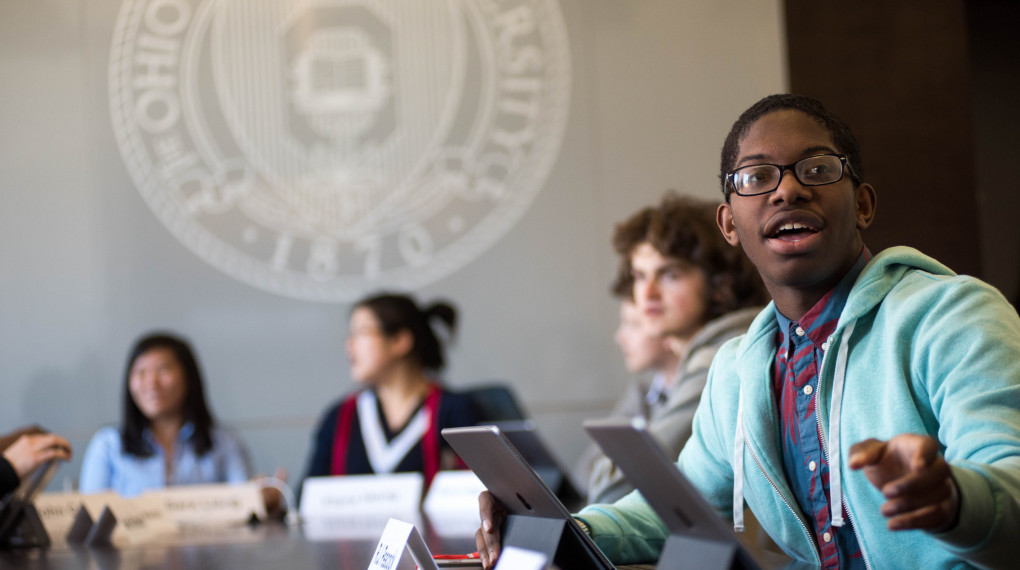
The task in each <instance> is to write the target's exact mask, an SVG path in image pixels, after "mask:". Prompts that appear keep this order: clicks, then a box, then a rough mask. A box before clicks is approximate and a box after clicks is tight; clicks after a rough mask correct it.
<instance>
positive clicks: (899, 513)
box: [849, 434, 960, 531]
mask: <svg viewBox="0 0 1020 570" xmlns="http://www.w3.org/2000/svg"><path fill="white" fill-rule="evenodd" d="M849 465H850V468H851V469H854V470H860V469H863V470H864V476H865V477H867V478H868V481H870V482H871V484H872V485H874V486H875V488H877V489H878V490H879V491H881V493H882V495H883V496H884V497H885V498H886V502H885V503H884V504H883V505H882V508H881V512H882V516H884V517H886V519H888V520H887V523H886V524H887V525H888V527H889V529H890V530H910V529H925V530H934V531H940V530H948V529H949V528H951V527H952V526H953V525H954V524H955V523H956V519H957V515H958V514H959V510H960V495H959V491H958V489H957V487H956V481H955V480H954V479H953V474H952V471H950V469H949V464H948V463H947V462H946V460H945V459H944V458H943V457H942V455H941V454H939V450H938V442H936V441H935V440H934V439H933V438H931V437H928V436H922V435H916V434H902V435H898V436H896V437H893V438H892V439H890V440H889V441H880V440H877V439H868V440H865V441H862V442H859V443H855V444H854V445H853V446H852V447H851V448H850V464H849Z"/></svg>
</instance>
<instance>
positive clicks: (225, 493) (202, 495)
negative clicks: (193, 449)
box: [143, 482, 266, 525]
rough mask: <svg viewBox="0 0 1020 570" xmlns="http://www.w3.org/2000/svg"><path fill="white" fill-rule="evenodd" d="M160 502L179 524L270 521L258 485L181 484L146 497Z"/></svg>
mask: <svg viewBox="0 0 1020 570" xmlns="http://www.w3.org/2000/svg"><path fill="white" fill-rule="evenodd" d="M143 496H144V497H149V498H152V499H153V500H156V501H159V502H160V504H161V505H162V508H163V510H164V511H165V512H166V516H167V517H169V518H170V519H171V520H173V521H175V522H176V523H177V524H179V525H229V524H243V523H246V522H248V521H249V520H250V519H251V516H252V515H253V514H254V515H255V516H256V517H258V518H259V519H264V518H266V507H265V503H263V501H262V491H261V488H260V486H259V484H258V483H255V482H250V483H242V484H233V485H231V484H222V485H181V486H178V487H168V488H166V489H160V490H158V491H151V492H149V493H146V494H145V495H143Z"/></svg>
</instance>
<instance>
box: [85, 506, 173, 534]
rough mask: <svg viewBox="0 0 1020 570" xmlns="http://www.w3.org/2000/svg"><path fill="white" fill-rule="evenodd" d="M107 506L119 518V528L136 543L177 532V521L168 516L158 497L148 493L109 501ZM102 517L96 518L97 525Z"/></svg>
mask: <svg viewBox="0 0 1020 570" xmlns="http://www.w3.org/2000/svg"><path fill="white" fill-rule="evenodd" d="M107 508H109V510H110V512H112V513H113V516H114V518H115V519H116V520H117V529H118V530H120V529H123V531H124V535H125V536H126V537H127V539H128V540H129V541H130V542H132V543H134V544H144V543H146V542H152V541H154V540H157V539H160V538H163V537H167V536H171V535H173V534H176V532H177V523H176V522H174V520H173V519H171V518H170V517H169V516H167V512H166V510H165V509H164V508H163V503H162V501H160V500H159V499H158V498H155V497H150V496H147V495H142V496H139V497H134V498H131V499H125V498H120V499H119V500H116V501H111V502H110V503H108V504H107ZM101 518H102V517H101V516H100V519H101ZM100 519H97V520H96V524H97V525H98V524H99V520H100ZM115 532H116V531H115Z"/></svg>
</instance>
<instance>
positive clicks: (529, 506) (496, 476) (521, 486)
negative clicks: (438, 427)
mask: <svg viewBox="0 0 1020 570" xmlns="http://www.w3.org/2000/svg"><path fill="white" fill-rule="evenodd" d="M442 434H443V437H444V438H446V441H448V442H449V443H450V446H451V447H452V448H453V450H454V451H455V452H457V455H459V456H460V458H461V459H463V460H464V463H467V465H468V467H470V468H471V470H472V471H474V473H475V475H477V476H478V478H479V479H481V481H482V483H484V484H485V487H486V488H487V489H488V490H489V492H490V493H492V495H493V496H494V497H496V499H497V500H499V501H500V502H501V503H503V505H504V506H505V507H506V509H507V511H508V512H509V513H511V514H512V515H518V516H520V517H532V519H533V521H534V522H532V523H530V524H528V525H521V526H522V527H523V526H528V527H531V528H532V529H540V528H543V526H542V525H543V524H545V523H543V522H540V521H541V520H542V519H546V520H551V521H565V522H566V524H565V525H564V528H565V529H566V532H568V533H569V534H570V536H572V537H574V538H573V540H566V541H565V542H563V543H561V545H560V547H559V549H558V550H557V551H556V557H557V558H559V557H560V556H561V555H562V556H564V557H565V558H566V559H567V560H569V561H570V564H569V565H568V566H566V567H579V568H596V569H603V570H611V569H613V568H614V566H613V564H612V563H611V562H609V559H607V558H606V556H605V555H604V554H602V551H601V550H599V549H598V547H597V546H595V543H594V542H592V540H591V538H590V537H589V536H588V535H587V534H585V533H584V531H582V530H581V528H580V527H579V526H578V525H577V523H576V522H575V521H574V518H573V517H572V516H571V515H570V511H568V510H567V508H566V507H564V506H563V503H561V502H560V501H559V499H557V498H556V495H555V493H553V492H552V491H551V490H550V489H549V487H548V486H546V484H545V483H544V482H543V481H542V478H541V477H539V475H538V473H536V472H535V470H534V469H532V468H531V465H529V464H528V462H527V461H526V460H525V459H524V458H523V457H522V456H521V454H520V453H519V452H518V451H517V449H516V448H515V447H514V446H513V444H512V443H510V440H509V439H507V437H506V435H505V434H503V432H502V431H501V430H500V429H499V428H498V427H496V426H474V427H462V428H446V429H444V430H443V431H442ZM508 527H509V525H508ZM504 530H505V532H510V529H509V528H506V529H504ZM522 530H523V529H522ZM504 542H507V541H506V538H505V537H504ZM520 546H523V547H525V548H528V546H527V545H520ZM533 549H536V550H540V549H538V548H533ZM550 557H552V555H551V554H550ZM559 565H560V566H561V567H564V566H563V564H559Z"/></svg>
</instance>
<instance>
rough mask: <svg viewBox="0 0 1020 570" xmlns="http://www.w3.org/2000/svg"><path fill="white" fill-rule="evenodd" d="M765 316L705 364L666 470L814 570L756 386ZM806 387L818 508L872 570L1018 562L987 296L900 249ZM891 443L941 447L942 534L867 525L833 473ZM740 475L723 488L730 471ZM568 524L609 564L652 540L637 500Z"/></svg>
mask: <svg viewBox="0 0 1020 570" xmlns="http://www.w3.org/2000/svg"><path fill="white" fill-rule="evenodd" d="M774 311H775V309H774V307H773V306H772V305H769V306H768V307H766V308H765V309H764V310H763V311H762V312H761V313H760V314H759V315H758V317H757V318H756V319H755V321H754V323H753V324H752V325H751V328H750V329H749V330H748V333H747V334H746V335H744V336H742V337H738V338H736V339H733V340H732V341H730V342H729V343H727V344H726V345H725V346H723V347H722V349H720V351H719V353H718V354H717V355H716V357H715V360H714V361H713V363H712V369H711V371H710V373H709V379H708V384H707V386H706V388H705V392H704V393H703V395H702V400H701V403H700V405H699V407H698V411H697V414H696V415H695V418H694V434H693V435H692V437H691V439H690V440H689V441H688V443H687V445H686V446H685V447H684V449H683V451H682V452H681V453H680V459H679V462H678V465H679V467H680V469H681V470H682V471H683V472H684V474H685V475H687V477H688V478H689V479H690V480H691V482H692V483H693V484H694V485H695V486H696V487H697V488H698V489H699V490H700V491H701V492H702V494H703V495H704V496H705V498H706V499H707V500H708V501H709V502H710V503H711V504H712V505H713V506H714V507H715V508H716V510H717V511H718V512H719V514H720V515H721V516H724V517H726V518H728V519H732V518H733V514H734V513H735V512H737V513H739V512H742V510H743V509H742V504H739V505H738V507H737V508H734V504H735V503H742V501H743V500H746V502H747V505H748V506H749V507H750V508H751V510H752V511H753V512H754V514H755V516H756V517H757V518H758V520H759V522H760V523H761V526H762V528H764V529H765V530H766V531H767V532H768V533H769V534H770V535H771V536H772V538H773V539H774V540H775V541H776V543H777V544H778V545H779V546H780V547H782V548H783V550H784V551H785V552H786V553H787V554H789V555H790V556H793V557H794V558H796V559H798V560H801V561H805V562H809V563H812V564H817V563H818V560H819V555H818V552H817V549H816V547H815V544H814V541H813V540H812V539H811V534H810V532H809V531H808V528H809V527H808V524H807V522H806V520H805V519H804V516H803V515H802V514H801V513H800V511H799V509H798V507H797V502H796V500H795V499H794V497H793V494H792V492H791V490H790V487H789V485H788V484H787V482H786V478H785V475H784V472H783V462H782V452H781V450H780V447H779V446H780V437H779V435H780V434H779V427H778V426H779V424H778V417H779V412H778V410H777V408H776V404H775V399H774V397H773V393H772V383H771V376H772V373H771V371H772V368H773V364H774V361H775V352H776V346H775V344H776V341H775V339H776V332H777V326H778V325H777V324H776V319H775V313H774ZM832 352H835V354H831V355H830V354H829V353H832ZM818 387H819V389H818V390H817V391H816V392H815V394H816V398H817V404H818V408H817V409H818V419H819V427H820V430H821V432H822V434H823V440H824V441H825V445H826V455H827V457H828V458H829V465H830V481H831V482H833V484H832V485H831V486H832V487H833V489H832V491H833V493H832V494H833V495H834V497H833V498H834V499H836V500H840V498H841V501H842V502H843V504H844V505H845V507H846V510H847V512H848V513H849V516H850V523H852V525H853V527H854V529H855V531H856V532H857V534H858V538H859V539H860V543H861V547H862V550H863V552H864V556H865V559H866V561H867V563H868V565H869V566H870V567H871V568H876V569H884V568H925V569H928V568H958V567H967V565H968V563H969V564H971V565H975V566H982V567H991V568H1004V567H1012V566H1013V565H1015V564H1016V563H1017V559H1018V556H1017V554H1018V552H1020V546H1018V544H1020V543H1018V541H1020V318H1018V317H1017V313H1016V310H1014V308H1013V307H1012V306H1011V305H1010V304H1009V303H1008V302H1007V301H1006V299H1005V298H1003V296H1002V295H1001V294H1000V293H999V292H998V291H997V290H995V289H994V288H993V287H991V286H989V285H987V284H985V283H983V282H981V281H979V280H977V279H974V278H971V277H965V276H956V275H954V274H953V272H952V271H950V270H949V269H947V268H946V267H944V266H943V265H941V264H939V263H938V262H937V261H935V260H933V259H931V258H929V257H926V256H924V255H923V254H921V253H920V252H918V251H916V250H913V249H910V248H906V247H896V248H891V249H889V250H886V251H884V252H882V253H881V254H879V255H878V256H876V257H875V258H874V259H873V260H872V261H871V262H870V263H869V264H868V265H867V267H865V269H864V271H863V272H862V273H861V275H860V276H859V277H858V279H857V282H856V283H855V284H854V287H853V289H852V291H851V293H850V298H849V299H848V300H847V303H846V306H845V307H844V309H843V313H842V315H841V316H840V319H839V324H838V325H837V327H836V331H835V332H834V334H833V335H832V337H831V338H830V340H829V348H828V351H827V352H826V356H825V358H824V361H823V363H822V369H821V370H820V373H819V383H818ZM738 418H739V420H738ZM738 423H739V424H740V425H741V426H742V428H743V429H742V430H739V431H738V430H737V425H738ZM741 432H742V433H741ZM903 433H918V434H927V435H930V436H932V437H934V438H936V439H937V440H938V441H939V442H940V447H941V451H942V453H943V454H944V456H945V458H946V460H947V461H948V462H949V463H950V465H951V467H952V471H953V476H954V478H955V479H956V482H957V485H958V487H959V490H960V497H961V501H960V504H961V507H960V516H959V521H958V523H957V525H956V526H955V527H954V528H953V530H950V531H948V532H945V533H941V534H933V533H929V532H925V531H916V530H915V531H898V532H894V531H890V530H888V529H887V528H886V520H885V518H884V517H883V516H882V515H881V513H880V511H879V508H880V506H881V505H882V503H883V502H884V498H883V497H882V495H881V493H880V492H879V491H878V490H877V489H876V488H875V487H873V486H872V485H871V483H869V482H868V480H867V479H866V478H865V477H864V474H863V473H862V472H859V471H852V470H850V469H849V468H848V467H847V461H848V460H847V455H848V452H849V450H850V446H852V445H853V444H854V443H857V442H859V441H863V440H865V439H868V438H876V439H880V440H888V439H889V438H891V437H893V436H895V435H898V434H903ZM833 434H836V437H835V438H833ZM741 439H742V440H743V441H742V442H741ZM741 463H742V469H739V470H738V474H739V476H735V470H734V465H738V466H739V465H740V464H741ZM836 479H838V480H839V482H838V485H837V484H836V482H835V480H836ZM735 487H736V489H737V491H738V492H737V493H734V488H735ZM837 487H838V489H837ZM578 516H579V518H582V519H583V520H584V521H585V522H587V523H588V525H589V527H590V528H591V531H592V536H593V537H594V539H595V542H596V543H597V544H598V545H599V547H600V548H602V549H603V551H604V552H605V553H606V554H607V556H608V557H609V558H610V559H611V560H613V561H614V562H616V563H618V564H619V563H628V562H639V561H649V560H654V559H655V558H657V557H658V553H659V550H660V549H661V548H662V544H663V542H664V540H665V538H666V533H667V530H666V529H665V527H664V526H663V525H662V523H661V522H660V521H658V519H657V518H656V517H655V515H654V513H653V512H652V511H651V509H650V508H649V507H648V505H647V504H646V503H645V502H644V499H643V498H642V497H641V496H640V494H638V493H631V494H630V495H627V496H626V497H624V498H623V499H620V501H618V502H617V503H615V504H613V505H593V506H589V507H588V508H586V509H584V510H583V511H581V513H579V515H578ZM737 518H738V521H737V522H738V524H739V516H738V517H737Z"/></svg>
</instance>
